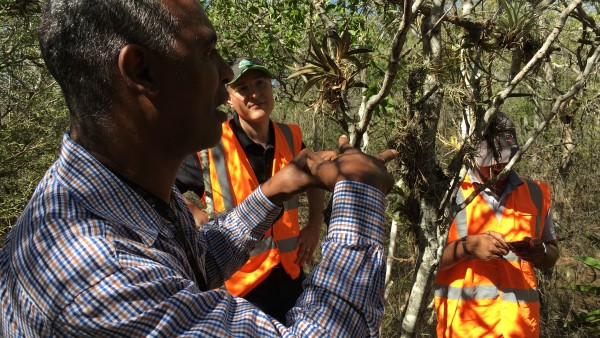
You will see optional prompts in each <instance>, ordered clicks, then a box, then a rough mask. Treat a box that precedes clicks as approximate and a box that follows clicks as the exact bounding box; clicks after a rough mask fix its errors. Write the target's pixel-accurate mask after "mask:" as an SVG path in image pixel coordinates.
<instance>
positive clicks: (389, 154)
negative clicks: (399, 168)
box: [375, 149, 398, 163]
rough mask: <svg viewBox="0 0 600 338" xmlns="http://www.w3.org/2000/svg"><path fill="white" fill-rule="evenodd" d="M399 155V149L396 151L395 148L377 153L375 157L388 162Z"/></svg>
mask: <svg viewBox="0 0 600 338" xmlns="http://www.w3.org/2000/svg"><path fill="white" fill-rule="evenodd" d="M397 156H398V151H396V150H395V149H388V150H385V151H382V152H380V153H379V154H377V155H375V158H376V159H378V160H380V161H381V162H383V163H388V162H389V161H391V160H393V159H395V158H396V157H397Z"/></svg>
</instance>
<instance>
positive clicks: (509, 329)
mask: <svg viewBox="0 0 600 338" xmlns="http://www.w3.org/2000/svg"><path fill="white" fill-rule="evenodd" d="M521 179H522V180H523V181H524V184H521V185H519V186H518V187H517V188H516V189H515V190H514V191H512V192H511V193H510V194H509V195H508V196H507V198H506V203H505V205H504V211H503V213H502V217H501V218H500V222H498V219H497V218H496V215H495V212H494V210H492V209H491V208H490V206H489V205H488V204H487V202H486V201H485V200H484V198H483V197H482V196H481V194H479V195H477V196H476V197H475V198H474V199H473V201H472V202H471V203H469V204H468V205H467V207H466V208H465V209H463V210H461V211H460V212H459V213H458V214H457V215H456V217H455V218H454V221H453V223H452V226H451V228H450V231H449V233H448V242H452V241H456V240H458V239H460V238H461V237H464V236H467V235H477V234H481V233H483V232H485V231H488V230H491V231H496V232H498V233H501V234H502V235H504V237H505V238H506V240H507V241H517V240H520V239H522V238H523V237H525V236H529V237H531V238H540V237H541V234H542V232H543V227H544V222H545V218H546V215H547V213H548V210H549V208H550V189H549V188H548V186H547V185H546V184H544V183H541V182H537V181H536V182H534V181H531V180H528V179H523V178H521ZM474 191H475V186H474V185H473V184H472V183H471V182H470V179H469V178H468V175H467V177H466V178H465V181H464V182H463V183H462V184H461V189H460V190H459V192H458V195H457V203H462V202H463V201H464V200H465V199H466V198H467V197H469V196H470V195H471V193H473V192H474ZM435 307H436V311H437V317H438V324H437V335H438V337H505V338H509V337H510V338H514V337H539V334H540V327H539V319H540V315H539V314H540V302H539V294H538V292H537V283H536V280H535V274H534V271H533V265H532V264H531V263H529V262H526V261H523V260H521V259H520V258H518V257H517V256H516V255H515V254H514V253H513V252H509V253H508V254H507V255H506V256H504V259H501V260H489V261H483V260H481V259H477V258H468V259H466V260H464V261H462V262H460V263H458V264H456V265H454V266H453V267H451V268H449V269H446V270H443V271H440V272H439V273H438V276H437V280H436V286H435Z"/></svg>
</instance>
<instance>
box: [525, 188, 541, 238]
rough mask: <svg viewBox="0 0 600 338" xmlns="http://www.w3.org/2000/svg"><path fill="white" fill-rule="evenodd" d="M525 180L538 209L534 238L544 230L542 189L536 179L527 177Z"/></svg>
mask: <svg viewBox="0 0 600 338" xmlns="http://www.w3.org/2000/svg"><path fill="white" fill-rule="evenodd" d="M525 182H527V187H528V188H529V196H530V197H531V200H532V201H533V204H534V205H535V208H536V209H537V215H536V216H535V235H534V238H538V237H540V232H541V231H542V212H543V211H542V189H540V186H539V185H537V183H535V182H534V181H532V180H530V179H528V178H525Z"/></svg>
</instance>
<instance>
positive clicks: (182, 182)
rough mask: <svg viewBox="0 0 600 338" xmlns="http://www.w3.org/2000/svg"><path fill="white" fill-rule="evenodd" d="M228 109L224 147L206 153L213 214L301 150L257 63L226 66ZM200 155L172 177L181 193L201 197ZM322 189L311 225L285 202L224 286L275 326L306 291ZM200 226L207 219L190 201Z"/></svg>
mask: <svg viewBox="0 0 600 338" xmlns="http://www.w3.org/2000/svg"><path fill="white" fill-rule="evenodd" d="M230 66H231V69H232V70H233V79H232V80H231V81H230V82H229V83H228V85H227V90H228V91H229V101H228V104H229V106H230V107H231V108H232V109H233V110H234V111H235V114H234V116H233V118H232V119H230V120H229V121H226V122H224V123H223V125H222V129H223V136H222V138H221V142H220V143H219V144H218V145H217V146H216V147H214V148H212V149H210V150H209V151H208V159H209V170H210V185H211V189H210V190H211V195H212V196H211V198H212V200H213V202H214V206H215V212H224V211H228V210H231V209H232V208H233V207H235V206H236V205H237V204H238V203H239V201H242V200H243V199H244V198H245V197H246V196H247V195H248V194H250V193H251V192H252V191H253V190H254V189H256V188H257V187H258V186H259V185H260V184H261V183H263V182H265V181H266V180H267V179H268V178H269V177H270V176H271V175H272V174H274V173H276V172H277V171H279V170H280V169H282V168H283V167H284V166H285V165H286V164H287V163H289V162H291V161H292V159H293V158H294V157H295V156H296V154H298V152H300V150H302V149H303V148H305V146H304V144H303V142H302V133H301V130H300V128H299V127H298V126H297V125H292V124H283V123H277V122H274V121H272V120H271V118H270V116H271V113H272V111H273V109H274V97H273V88H272V84H271V81H272V78H273V75H272V74H271V72H270V71H269V70H268V69H267V68H266V67H265V66H264V65H263V64H262V63H260V62H259V61H258V60H255V59H251V58H238V59H236V60H235V61H233V62H232V63H231V64H230ZM200 156H201V155H200V153H198V154H193V155H192V156H190V157H188V159H186V160H185V162H184V164H183V165H182V167H181V168H180V170H179V172H178V174H177V181H176V185H177V187H178V188H179V190H180V191H182V192H185V191H189V190H191V191H194V192H195V193H196V194H198V196H203V194H204V193H205V187H204V181H203V178H202V168H201V161H200ZM323 200H324V192H323V191H322V190H320V189H310V190H308V191H307V201H308V221H307V224H306V225H305V226H304V227H303V228H302V229H300V226H299V217H298V200H297V199H295V200H293V201H291V202H288V203H286V205H285V211H284V213H283V216H282V217H281V219H280V220H279V221H278V222H277V223H276V224H275V225H274V226H273V228H272V229H269V231H267V233H266V234H265V237H264V239H263V242H262V244H261V246H260V247H259V249H258V250H255V251H253V252H252V253H251V257H250V259H249V260H248V262H247V263H246V265H245V266H243V267H242V268H241V269H240V270H239V271H238V272H236V273H235V274H233V276H232V277H231V278H230V279H229V280H227V281H226V282H225V286H226V288H227V290H228V291H229V292H230V293H231V294H233V295H235V296H240V297H244V298H245V299H247V300H248V301H250V302H251V303H253V304H254V305H256V306H257V307H259V308H260V309H262V310H263V311H265V312H266V313H268V314H270V315H271V316H273V317H274V318H276V319H277V320H279V321H280V322H284V323H285V315H286V313H287V312H288V311H289V310H290V309H291V308H292V307H293V306H294V304H295V302H296V300H297V298H298V297H299V296H300V294H301V293H302V291H303V288H302V281H303V280H304V278H305V274H304V271H303V266H304V265H305V264H306V263H308V262H310V261H311V259H312V255H313V252H314V250H315V249H316V248H317V244H318V241H319V237H320V232H321V224H322V216H321V215H322V214H321V211H322V209H323ZM188 205H189V206H190V208H191V209H192V213H193V214H195V215H198V216H199V217H197V223H199V224H200V223H202V222H204V221H206V220H208V217H207V215H206V214H205V213H203V212H202V211H201V210H200V208H198V207H195V206H194V204H193V203H188Z"/></svg>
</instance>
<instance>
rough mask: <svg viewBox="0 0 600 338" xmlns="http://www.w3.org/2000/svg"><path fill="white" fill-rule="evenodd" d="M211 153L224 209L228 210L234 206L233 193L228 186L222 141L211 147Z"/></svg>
mask: <svg viewBox="0 0 600 338" xmlns="http://www.w3.org/2000/svg"><path fill="white" fill-rule="evenodd" d="M211 153H212V157H213V162H214V165H215V170H216V171H217V178H218V180H219V186H220V187H221V195H222V198H223V202H224V205H225V210H227V211H229V210H231V209H233V208H234V207H235V204H234V203H233V195H232V193H231V187H230V186H229V174H228V172H227V164H226V163H225V147H224V146H223V142H222V141H219V144H217V145H216V146H215V147H213V148H212V149H211Z"/></svg>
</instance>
